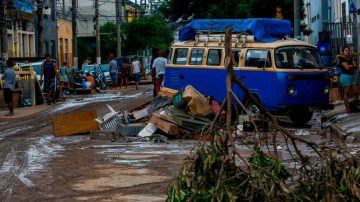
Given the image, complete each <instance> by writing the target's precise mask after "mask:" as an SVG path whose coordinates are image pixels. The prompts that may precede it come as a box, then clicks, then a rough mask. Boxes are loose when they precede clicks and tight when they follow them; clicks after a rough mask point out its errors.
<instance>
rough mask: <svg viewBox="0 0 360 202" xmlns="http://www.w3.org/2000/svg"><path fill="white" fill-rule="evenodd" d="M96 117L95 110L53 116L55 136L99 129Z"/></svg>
mask: <svg viewBox="0 0 360 202" xmlns="http://www.w3.org/2000/svg"><path fill="white" fill-rule="evenodd" d="M95 118H96V112H94V111H90V112H76V113H71V114H65V115H58V116H54V117H53V118H52V123H53V133H54V136H56V137H60V136H69V135H75V134H79V133H85V132H90V131H92V130H98V129H99V126H98V124H97V123H96V121H95Z"/></svg>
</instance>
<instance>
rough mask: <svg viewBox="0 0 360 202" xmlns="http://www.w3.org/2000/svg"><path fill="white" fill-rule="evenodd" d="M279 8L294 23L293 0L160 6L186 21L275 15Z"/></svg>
mask: <svg viewBox="0 0 360 202" xmlns="http://www.w3.org/2000/svg"><path fill="white" fill-rule="evenodd" d="M300 2H301V1H300ZM303 6H304V4H303V3H302V2H301V5H300V7H301V12H300V18H301V19H304V18H305V15H304V8H303ZM277 8H278V9H280V10H281V12H282V16H283V18H284V19H286V20H289V21H291V22H292V23H293V21H294V5H293V0H250V1H249V0H167V1H165V3H163V4H162V6H160V8H159V12H160V13H161V14H163V15H164V17H165V18H166V19H167V20H169V21H176V20H178V19H182V20H186V19H188V18H189V17H191V18H193V19H201V18H207V19H226V18H234V19H236V18H237V19H244V18H275V15H276V9H277ZM301 30H302V31H303V32H304V34H309V33H311V30H309V29H308V28H307V27H306V25H305V27H304V26H301ZM305 31H306V32H305ZM309 31H310V32H309Z"/></svg>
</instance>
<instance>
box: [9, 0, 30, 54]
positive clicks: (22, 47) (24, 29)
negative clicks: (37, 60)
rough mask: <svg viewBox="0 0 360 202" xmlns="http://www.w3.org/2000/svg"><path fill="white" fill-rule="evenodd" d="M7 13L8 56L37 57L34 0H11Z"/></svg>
mask: <svg viewBox="0 0 360 202" xmlns="http://www.w3.org/2000/svg"><path fill="white" fill-rule="evenodd" d="M5 14H6V26H7V39H8V40H7V43H8V57H11V58H19V57H22V58H25V57H35V56H36V51H35V37H36V36H35V24H34V17H35V12H34V10H33V4H32V1H31V0H16V1H12V2H11V1H9V2H8V4H7V5H6V13H5Z"/></svg>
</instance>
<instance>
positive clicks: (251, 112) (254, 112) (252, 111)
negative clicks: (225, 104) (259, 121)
mask: <svg viewBox="0 0 360 202" xmlns="http://www.w3.org/2000/svg"><path fill="white" fill-rule="evenodd" d="M248 112H249V115H250V116H256V115H259V114H260V110H259V108H258V107H257V106H255V105H250V106H249V108H248Z"/></svg>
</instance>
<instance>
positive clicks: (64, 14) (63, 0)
mask: <svg viewBox="0 0 360 202" xmlns="http://www.w3.org/2000/svg"><path fill="white" fill-rule="evenodd" d="M62 13H63V18H64V20H65V19H66V13H65V0H62Z"/></svg>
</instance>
